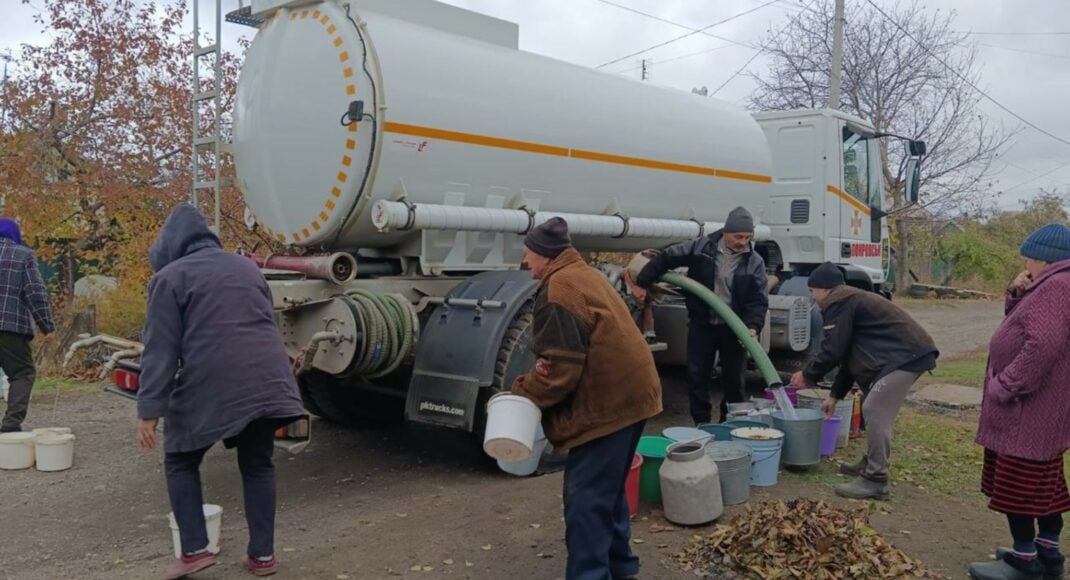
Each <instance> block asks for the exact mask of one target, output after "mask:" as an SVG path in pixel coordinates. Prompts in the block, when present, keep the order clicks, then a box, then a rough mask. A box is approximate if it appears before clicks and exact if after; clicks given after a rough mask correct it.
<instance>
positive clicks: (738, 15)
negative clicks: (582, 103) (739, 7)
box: [598, 0, 778, 68]
mask: <svg viewBox="0 0 1070 580" xmlns="http://www.w3.org/2000/svg"><path fill="white" fill-rule="evenodd" d="M599 1H601V0H599ZM777 1H778V0H769V2H766V3H765V4H762V5H761V6H758V7H756V8H751V9H750V10H745V11H743V12H740V13H739V14H736V15H734V16H729V17H728V18H725V19H724V20H720V21H718V22H714V23H713V24H710V25H709V26H703V27H702V28H699V29H697V30H693V31H691V32H688V33H687V34H682V35H680V36H677V37H676V38H672V39H669V40H666V41H665V42H659V43H657V44H655V45H653V46H649V47H647V48H644V49H643V50H639V51H636V52H633V53H631V54H626V55H624V56H622V57H620V58H616V59H613V60H611V61H609V62H606V63H602V64H600V65H598V68H604V67H607V66H609V65H611V64H617V63H618V62H620V61H622V60H627V59H629V58H632V57H635V56H639V55H640V54H643V53H644V52H649V51H651V50H654V49H655V48H661V47H663V46H666V45H669V44H672V43H674V42H676V41H679V40H683V39H685V38H688V37H691V36H694V35H696V34H701V33H703V32H704V31H706V30H709V29H711V28H713V27H715V26H720V25H721V24H724V23H726V22H731V21H733V20H735V19H737V18H740V17H743V16H746V15H748V14H750V13H751V12H757V11H758V10H761V9H762V8H765V7H766V6H771V5H773V4H776V3H777Z"/></svg>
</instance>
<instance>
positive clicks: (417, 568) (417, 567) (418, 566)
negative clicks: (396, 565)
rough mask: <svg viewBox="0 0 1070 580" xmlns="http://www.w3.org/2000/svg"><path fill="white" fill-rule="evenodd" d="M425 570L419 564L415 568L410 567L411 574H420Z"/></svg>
mask: <svg viewBox="0 0 1070 580" xmlns="http://www.w3.org/2000/svg"><path fill="white" fill-rule="evenodd" d="M423 569H424V567H423V566H421V565H419V564H417V565H415V566H409V572H419V571H420V570H423Z"/></svg>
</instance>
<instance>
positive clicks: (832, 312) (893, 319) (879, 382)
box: [791, 262, 940, 499]
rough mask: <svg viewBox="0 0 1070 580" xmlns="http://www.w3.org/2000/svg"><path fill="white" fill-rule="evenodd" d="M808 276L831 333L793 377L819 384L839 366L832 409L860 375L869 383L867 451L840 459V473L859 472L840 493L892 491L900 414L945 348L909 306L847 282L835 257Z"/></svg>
mask: <svg viewBox="0 0 1070 580" xmlns="http://www.w3.org/2000/svg"><path fill="white" fill-rule="evenodd" d="M807 284H808V285H809V286H810V294H811V296H813V298H814V301H816V302H817V305H818V306H819V307H820V308H821V315H822V317H823V318H824V330H825V333H824V334H825V338H824V341H823V342H822V343H821V354H819V355H817V358H815V359H814V360H812V361H810V364H809V365H807V367H806V369H805V370H802V371H799V372H797V373H795V375H794V376H792V378H791V382H792V383H793V384H796V385H801V384H806V385H810V386H814V385H816V384H817V382H818V381H819V380H821V379H822V378H823V377H824V376H825V375H826V374H828V373H829V372H830V371H831V370H832V369H834V368H836V367H837V366H839V367H840V371H839V373H837V375H836V380H835V382H834V383H833V385H832V394H831V395H830V396H829V397H828V398H827V399H825V402H824V403H823V404H822V409H824V411H825V416H826V417H828V416H831V415H832V413H833V412H834V411H835V410H836V402H837V401H838V400H842V399H843V398H844V397H846V396H847V392H848V391H849V390H850V389H851V386H853V385H854V383H855V381H857V382H858V384H859V385H861V386H862V392H863V396H864V399H863V400H864V402H863V404H862V416H863V417H864V418H865V421H866V445H867V447H866V450H867V451H866V455H865V457H863V458H862V460H861V461H860V462H858V463H856V464H853V465H841V466H840V472H841V473H843V474H844V475H852V476H855V477H856V478H857V479H855V480H854V481H852V482H850V483H845V484H841V485H837V486H836V495H839V496H841V497H848V498H852V499H870V498H874V499H887V498H888V489H889V487H888V456H889V455H890V454H891V451H892V428H893V427H894V426H895V416H896V415H897V414H898V413H899V407H900V406H902V404H903V400H904V399H906V396H907V393H908V392H909V391H910V387H911V386H912V385H913V384H914V382H915V381H917V380H918V377H920V376H921V373H923V372H925V371H928V370H931V369H933V368H935V367H936V357H937V356H939V355H940V352H939V351H937V350H936V345H935V344H934V343H933V339H932V338H931V337H930V336H929V333H927V332H925V329H923V328H922V327H921V326H920V325H919V324H918V323H917V322H915V321H914V319H913V318H911V317H910V315H909V314H907V313H906V312H904V311H903V310H902V309H900V308H899V307H898V306H896V305H894V304H892V303H891V301H890V300H887V299H886V298H884V297H883V296H881V295H879V294H876V293H873V292H866V291H865V290H859V289H858V288H852V287H850V286H847V285H845V284H844V279H843V273H842V272H840V269H839V268H837V267H836V266H835V265H834V264H832V263H830V262H825V263H824V264H821V265H820V266H818V267H817V268H816V269H815V270H814V271H813V272H811V273H810V279H809V281H808V282H807ZM843 419H844V420H845V421H846V420H848V419H849V418H848V417H844V418H843Z"/></svg>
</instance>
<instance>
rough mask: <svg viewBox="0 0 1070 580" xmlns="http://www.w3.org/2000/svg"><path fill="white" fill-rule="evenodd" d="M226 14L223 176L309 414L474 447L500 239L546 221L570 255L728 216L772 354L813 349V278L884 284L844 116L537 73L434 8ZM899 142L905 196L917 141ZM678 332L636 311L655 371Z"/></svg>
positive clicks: (674, 309) (875, 201) (860, 169)
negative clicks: (238, 41)
mask: <svg viewBox="0 0 1070 580" xmlns="http://www.w3.org/2000/svg"><path fill="white" fill-rule="evenodd" d="M240 17H241V18H240V20H241V21H243V22H245V23H247V24H250V25H252V26H256V27H257V28H258V30H257V32H256V36H255V38H254V40H253V41H252V44H251V46H250V47H249V49H248V53H247V56H246V59H245V62H244V64H243V66H242V69H241V73H240V78H239V82H238V88H237V96H236V102H235V106H234V125H233V143H232V145H231V147H232V154H233V160H234V163H235V167H236V176H237V177H236V179H237V184H238V186H239V187H240V189H241V191H242V193H243V195H244V199H245V202H246V205H247V208H248V209H247V216H246V217H247V222H248V224H249V225H250V227H256V228H260V229H261V230H262V231H263V232H265V233H266V234H267V235H269V236H270V237H271V238H273V239H275V240H277V241H278V242H279V244H280V245H282V246H284V247H285V248H286V252H285V254H286V255H267V256H265V255H261V256H251V258H252V259H255V260H257V262H258V264H260V265H261V267H262V271H263V272H264V275H265V277H266V278H267V280H268V282H269V285H270V287H271V291H272V294H273V297H274V304H275V309H276V315H277V320H278V325H279V328H280V330H281V331H282V334H283V336H284V339H285V342H286V346H287V349H288V350H289V353H290V355H291V356H292V357H293V359H294V364H295V368H297V369H298V374H299V382H300V386H301V392H302V395H303V397H304V401H305V404H306V406H307V408H308V409H309V411H311V412H313V413H315V414H317V415H319V416H321V417H323V418H325V419H327V420H330V421H332V422H336V423H341V424H346V425H352V426H358V427H362V426H371V425H376V424H381V423H386V422H390V421H398V420H402V419H405V420H408V421H411V422H417V423H423V424H431V425H436V426H442V427H449V428H456V429H462V430H468V431H474V432H479V430H480V429H481V427H482V424H483V421H484V416H483V411H484V403H485V401H486V400H487V399H488V398H489V396H491V395H492V394H494V393H495V392H498V391H500V390H503V389H504V390H508V389H509V387H510V385H511V382H512V380H513V379H514V378H515V377H516V376H517V375H518V374H520V373H522V372H525V371H526V370H527V369H528V368H529V366H530V364H531V363H532V362H533V355H532V353H531V347H530V342H531V322H532V316H531V310H532V304H533V300H534V293H535V291H536V289H537V284H536V283H535V282H534V281H532V280H531V279H530V277H529V276H528V274H527V273H526V272H523V271H520V259H521V254H522V247H523V246H522V242H523V236H524V234H525V233H526V232H528V231H529V230H530V229H531V228H532V227H534V226H536V225H538V224H540V223H542V222H543V221H545V220H547V219H549V218H550V217H553V216H562V217H564V218H565V219H566V220H567V221H568V224H569V228H570V231H571V234H572V237H573V240H574V242H575V245H576V246H577V248H578V249H579V250H581V251H584V252H638V251H641V250H644V249H648V248H662V247H665V246H667V245H670V244H673V243H676V242H680V241H683V240H687V239H692V238H695V237H698V236H702V235H706V234H709V233H712V232H714V231H716V230H717V229H718V228H719V227H721V222H722V221H723V220H724V219H725V217H726V216H727V213H728V212H729V211H730V210H731V209H732V208H734V207H736V206H744V207H746V208H747V209H749V210H750V211H751V212H752V213H753V214H754V216H755V218H756V220H757V221H758V223H759V226H758V227H757V231H756V238H755V239H756V248H757V251H758V252H759V253H760V254H761V255H762V256H763V257H764V258H765V263H766V265H767V267H768V269H769V273H770V275H771V276H774V277H775V279H776V280H777V286H776V287H774V288H773V289H772V291H771V296H770V305H771V307H770V315H769V320H768V322H767V328H766V330H765V331H764V332H763V333H762V338H763V344H764V345H765V347H766V348H767V349H769V350H771V351H772V354H773V355H782V356H781V359H782V360H785V361H789V363H790V361H792V360H794V361H795V362H796V363H797V362H798V361H799V360H801V359H802V357H804V356H805V354H806V353H807V352H808V351H811V350H812V349H813V348H814V346H815V345H816V344H817V341H818V339H819V333H820V323H819V322H817V318H816V317H815V316H816V315H815V309H814V308H813V305H812V304H811V302H810V298H809V296H808V293H807V291H806V283H805V281H806V275H807V273H808V272H809V271H810V270H812V269H813V268H814V267H816V266H817V265H818V264H820V263H822V262H825V261H833V262H836V263H838V264H840V265H842V267H843V269H844V272H845V274H846V276H847V279H848V280H849V283H851V284H853V285H856V286H859V287H863V288H866V289H870V290H872V291H875V292H883V291H886V290H887V289H886V288H885V284H884V281H885V279H886V276H885V270H884V266H883V264H884V260H886V259H887V253H888V250H889V248H888V244H887V226H886V223H885V220H884V219H883V218H884V216H885V215H886V214H885V212H884V210H883V200H884V183H883V175H882V172H881V166H880V163H879V159H880V158H881V147H882V146H883V144H882V142H881V140H882V139H883V138H886V137H885V136H882V135H878V134H876V133H875V131H874V130H873V127H872V126H871V125H870V124H869V123H867V122H866V121H864V120H862V119H859V118H856V117H853V116H851V115H847V114H844V113H841V112H839V111H834V110H797V111H785V112H773V113H760V114H751V113H749V112H747V111H745V110H743V109H741V108H739V107H737V106H735V105H733V104H730V103H727V102H723V101H718V100H716V99H713V98H706V97H704V96H699V95H696V94H692V93H688V92H684V91H677V90H673V89H668V88H663V87H658V86H655V85H652V84H649V83H644V82H638V81H633V80H630V79H626V78H622V77H620V76H616V75H612V74H607V73H604V72H600V71H596V70H591V69H588V68H585V67H582V66H577V65H573V64H569V63H565V62H561V61H557V60H554V59H551V58H547V57H544V56H540V55H537V54H533V53H529V52H525V51H522V50H519V49H518V45H517V38H518V28H517V26H516V25H515V24H512V23H509V22H505V21H502V20H498V19H495V18H491V17H488V16H485V15H481V14H478V13H474V12H470V11H467V10H463V9H459V8H456V7H453V6H450V5H446V4H441V3H438V2H434V1H432V0H349V1H348V2H342V1H336V0H324V1H321V2H314V1H313V2H309V1H307V0H297V1H286V0H252V3H251V6H247V7H245V8H244V9H243V11H242V13H241V14H240ZM886 145H892V143H891V142H889V143H887V144H886ZM907 149H908V151H909V154H908V160H907V162H906V163H905V164H904V165H905V166H906V171H907V172H908V176H909V177H910V178H908V179H906V183H907V195H908V197H913V196H914V195H916V192H915V189H914V185H915V183H916V174H917V167H918V164H919V163H920V160H921V156H922V155H924V144H922V143H920V142H914V141H907ZM606 272H607V275H608V278H607V279H608V280H610V282H607V283H615V284H617V285H618V287H620V283H619V279H618V277H619V273H620V270H619V269H614V268H612V267H609V268H607V269H606ZM685 327H686V313H685V311H684V308H683V306H682V305H681V304H678V303H674V302H672V301H669V302H667V303H665V304H663V305H662V306H660V307H659V308H658V310H657V313H656V330H657V335H658V337H659V340H661V341H662V342H663V343H664V349H663V351H662V352H659V353H657V357H658V360H659V362H661V363H663V364H676V363H679V362H681V361H682V360H683V357H684V354H683V353H684V352H685V348H684V347H685V340H686V339H685V336H686V332H685V330H684V329H685ZM774 358H776V357H775V356H774Z"/></svg>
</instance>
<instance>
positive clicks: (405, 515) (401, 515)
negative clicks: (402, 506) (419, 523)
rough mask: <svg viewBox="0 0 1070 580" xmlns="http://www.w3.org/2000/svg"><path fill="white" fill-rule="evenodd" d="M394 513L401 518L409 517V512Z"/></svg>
mask: <svg viewBox="0 0 1070 580" xmlns="http://www.w3.org/2000/svg"><path fill="white" fill-rule="evenodd" d="M394 515H396V516H397V517H399V518H407V517H409V514H394Z"/></svg>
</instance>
